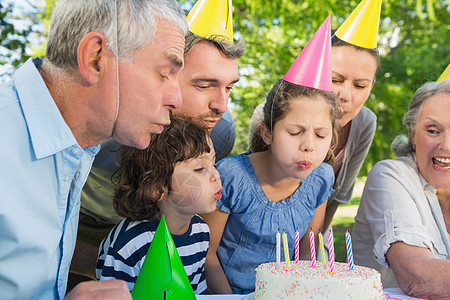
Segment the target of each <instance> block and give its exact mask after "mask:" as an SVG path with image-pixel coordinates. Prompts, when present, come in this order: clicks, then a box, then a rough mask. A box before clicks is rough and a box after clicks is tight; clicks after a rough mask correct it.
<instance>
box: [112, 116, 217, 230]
mask: <svg viewBox="0 0 450 300" xmlns="http://www.w3.org/2000/svg"><path fill="white" fill-rule="evenodd" d="M210 151H211V148H210V146H209V145H208V128H207V127H206V126H205V125H203V124H202V123H200V121H198V120H194V119H192V118H188V117H175V116H172V117H171V124H170V126H168V127H166V128H165V129H164V130H163V132H162V133H161V134H152V135H151V141H150V144H149V146H148V147H147V148H146V149H144V150H140V149H136V148H133V147H128V146H122V158H121V163H120V166H119V169H118V170H117V171H116V173H115V174H114V183H115V184H116V189H115V191H114V197H113V203H114V208H115V210H116V211H117V213H118V214H119V215H121V216H123V217H126V218H128V219H130V220H133V221H141V220H150V219H153V218H154V217H155V216H157V215H158V213H159V207H158V205H157V203H158V201H160V200H161V199H164V197H166V196H167V195H168V194H169V193H170V189H171V186H170V182H171V179H172V174H173V171H174V169H175V166H176V165H177V163H180V162H182V161H186V160H189V159H192V158H196V157H198V156H200V155H201V154H203V153H205V152H206V153H209V152H210Z"/></svg>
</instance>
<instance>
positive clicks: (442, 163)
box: [431, 156, 450, 172]
mask: <svg viewBox="0 0 450 300" xmlns="http://www.w3.org/2000/svg"><path fill="white" fill-rule="evenodd" d="M431 160H432V161H433V166H434V168H435V169H436V170H438V171H444V172H450V157H440V156H436V157H433V158H432V159H431Z"/></svg>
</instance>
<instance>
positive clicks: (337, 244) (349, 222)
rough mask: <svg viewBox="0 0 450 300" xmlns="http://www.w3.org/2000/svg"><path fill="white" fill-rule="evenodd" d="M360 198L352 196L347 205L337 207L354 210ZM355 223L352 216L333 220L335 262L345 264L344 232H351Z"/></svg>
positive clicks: (342, 216) (337, 217)
mask: <svg viewBox="0 0 450 300" xmlns="http://www.w3.org/2000/svg"><path fill="white" fill-rule="evenodd" d="M360 198H361V197H360V196H354V197H353V198H352V200H351V201H350V202H349V203H347V204H343V205H341V206H339V209H342V208H345V207H353V208H355V209H357V208H358V206H359V200H360ZM354 223H355V220H354V216H353V215H351V216H348V215H339V216H335V217H334V218H333V221H332V222H331V225H332V226H333V235H334V250H335V252H334V255H335V257H336V261H338V262H347V250H346V246H345V231H346V230H347V229H348V230H349V231H350V232H352V230H353V225H354Z"/></svg>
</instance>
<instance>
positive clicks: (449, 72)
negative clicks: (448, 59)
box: [436, 64, 450, 82]
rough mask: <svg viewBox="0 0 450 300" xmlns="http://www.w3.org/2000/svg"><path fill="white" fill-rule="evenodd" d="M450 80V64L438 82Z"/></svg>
mask: <svg viewBox="0 0 450 300" xmlns="http://www.w3.org/2000/svg"><path fill="white" fill-rule="evenodd" d="M449 78H450V64H448V66H447V68H445V70H444V72H442V74H441V76H439V78H438V80H436V82H442V81H444V80H447V79H449Z"/></svg>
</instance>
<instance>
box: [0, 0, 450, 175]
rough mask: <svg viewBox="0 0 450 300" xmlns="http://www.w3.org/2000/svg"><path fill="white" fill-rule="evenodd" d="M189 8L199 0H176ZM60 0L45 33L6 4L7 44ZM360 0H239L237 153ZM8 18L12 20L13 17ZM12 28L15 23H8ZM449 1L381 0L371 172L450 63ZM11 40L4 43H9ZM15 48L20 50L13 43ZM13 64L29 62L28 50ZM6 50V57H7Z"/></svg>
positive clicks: (371, 103) (44, 5)
mask: <svg viewBox="0 0 450 300" xmlns="http://www.w3.org/2000/svg"><path fill="white" fill-rule="evenodd" d="M178 1H179V3H180V4H182V6H183V7H184V8H186V9H190V7H192V5H193V4H194V3H195V1H193V0H178ZM56 2H57V0H45V1H44V0H42V1H41V4H40V5H39V6H38V7H37V8H36V10H33V12H32V13H30V18H32V19H33V18H35V17H36V16H37V17H39V19H40V21H41V22H42V23H44V25H45V28H46V29H45V30H44V32H39V33H36V32H33V30H31V26H30V30H28V31H27V30H25V31H18V30H15V29H14V28H13V29H11V26H9V25H11V22H10V21H9V19H10V18H11V17H13V10H12V9H10V8H9V9H8V10H7V9H5V7H1V6H0V9H1V10H0V12H1V13H0V22H1V23H0V30H1V32H0V33H1V34H0V37H1V39H2V40H1V41H0V42H1V44H0V45H1V46H3V47H6V48H8V47H9V48H10V50H17V49H18V48H19V49H24V48H23V47H24V46H27V45H28V41H27V40H22V42H19V43H17V42H15V44H14V43H12V44H11V43H9V44H8V43H7V41H8V40H10V39H11V38H12V37H14V36H17V35H20V36H22V37H25V38H26V37H27V36H29V35H31V34H38V35H42V36H45V35H46V32H47V29H48V24H49V20H50V15H51V11H52V10H53V7H54V5H55V3H56ZM359 2H360V1H359V0H339V1H338V0H273V1H267V0H233V18H234V32H235V36H240V37H242V38H243V39H244V40H245V42H246V44H247V50H246V53H245V54H244V56H243V57H242V58H241V59H240V61H239V63H240V73H241V80H240V83H239V84H237V85H236V87H235V88H234V90H233V92H232V96H231V103H232V105H231V106H230V107H231V108H232V113H233V115H234V117H235V121H236V129H237V139H236V144H235V147H234V149H233V154H238V153H241V152H244V151H246V150H247V148H248V126H249V122H250V118H251V115H252V113H253V110H254V108H255V107H256V106H257V105H258V104H259V103H261V102H262V101H263V100H264V99H265V96H266V93H268V91H269V90H270V89H271V87H272V85H273V84H274V83H275V82H276V81H277V80H278V79H279V78H281V77H282V76H283V75H284V74H285V73H286V72H287V70H288V69H289V67H290V65H291V64H292V62H293V61H294V60H295V58H296V57H297V56H298V54H299V53H300V52H301V50H302V48H303V47H304V46H305V45H306V43H307V42H308V41H309V39H310V38H311V37H312V35H313V34H314V32H315V31H316V30H317V28H318V27H319V26H320V24H322V22H323V21H324V20H325V18H326V17H327V15H328V14H330V15H331V20H332V27H333V28H337V27H338V26H339V25H340V24H341V23H342V22H343V21H344V19H345V18H346V17H347V16H348V15H349V14H350V13H351V12H352V11H353V9H354V8H355V7H356V6H357V5H358V4H359ZM8 16H9V19H8ZM8 26H9V27H8ZM449 41H450V4H449V0H383V1H382V11H381V24H380V29H379V39H378V48H379V50H380V53H381V63H382V66H381V70H380V71H379V73H378V75H377V82H376V84H375V87H374V89H373V91H372V94H371V96H370V98H369V100H368V101H367V102H366V106H368V107H369V108H370V109H372V110H373V111H374V112H375V113H376V115H377V116H378V130H377V133H376V135H375V139H374V141H373V144H372V148H371V150H370V152H369V155H368V157H367V159H366V162H365V164H364V166H363V169H362V170H361V174H360V175H366V174H367V173H368V171H369V170H370V168H371V167H372V166H373V164H375V163H376V162H378V161H379V160H381V159H385V158H388V157H392V156H393V154H392V153H391V151H390V148H389V146H390V143H391V141H392V139H393V138H394V136H395V135H397V134H398V133H401V132H403V133H405V132H404V129H403V128H402V125H401V118H402V116H403V114H404V113H405V111H406V109H407V107H408V104H409V100H410V99H411V96H412V95H413V93H414V91H415V90H416V89H417V88H418V87H419V86H421V85H422V84H423V83H425V82H426V81H433V80H436V79H437V78H438V77H439V75H440V74H441V73H442V71H443V70H444V69H445V67H446V66H447V65H448V64H449V62H450V44H449ZM5 45H6V46H5ZM12 48H14V49H12ZM44 49H45V42H43V43H42V45H37V46H36V45H34V49H33V50H34V51H33V54H34V55H39V56H43V55H44ZM21 51H22V52H21V53H22V57H21V59H19V60H16V61H15V62H14V64H15V65H17V64H19V63H21V62H23V61H25V60H26V59H27V57H28V56H27V55H26V53H25V51H23V50H21ZM3 56H4V55H3V54H2V59H0V61H1V62H2V63H4V61H5V60H4V59H3V58H4V57H3ZM5 57H6V56H5Z"/></svg>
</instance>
